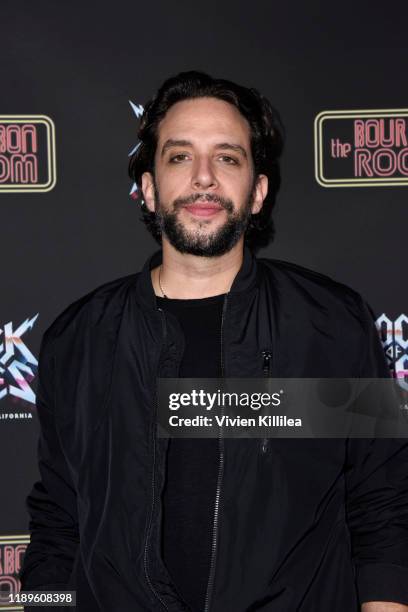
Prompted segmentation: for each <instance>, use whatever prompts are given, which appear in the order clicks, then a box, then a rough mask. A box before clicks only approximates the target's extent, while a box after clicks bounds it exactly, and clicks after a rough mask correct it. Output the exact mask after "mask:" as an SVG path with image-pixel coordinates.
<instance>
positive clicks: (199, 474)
mask: <svg viewBox="0 0 408 612" xmlns="http://www.w3.org/2000/svg"><path fill="white" fill-rule="evenodd" d="M223 301H224V295H216V296H214V297H209V298H202V299H192V300H172V299H167V298H160V297H157V304H158V306H160V308H163V309H164V310H167V311H170V312H171V313H173V314H174V315H175V316H176V317H177V319H178V321H179V323H180V325H181V327H182V330H183V332H184V336H185V342H186V344H185V351H184V354H183V359H182V362H181V367H180V377H181V378H217V377H219V376H221V316H222V306H223ZM218 467H219V449H218V440H217V439H174V438H173V439H170V440H169V449H168V455H167V472H166V483H165V489H164V493H163V523H162V554H163V560H164V563H165V565H166V567H167V569H168V571H169V574H170V576H171V578H172V580H173V581H174V583H175V585H176V587H177V589H178V591H179V593H180V595H181V596H182V598H183V599H184V600H185V602H186V603H188V604H189V606H190V607H191V608H192V610H194V612H200V611H201V610H203V608H204V601H205V595H206V590H207V583H208V576H209V571H210V561H211V541H212V528H213V520H214V502H215V493H216V487H217V477H218Z"/></svg>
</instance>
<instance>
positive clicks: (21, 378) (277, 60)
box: [0, 1, 408, 610]
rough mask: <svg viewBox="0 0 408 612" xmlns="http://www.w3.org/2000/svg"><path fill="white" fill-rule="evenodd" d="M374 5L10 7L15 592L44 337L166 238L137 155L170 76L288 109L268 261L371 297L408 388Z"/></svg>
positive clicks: (10, 501) (393, 59)
mask: <svg viewBox="0 0 408 612" xmlns="http://www.w3.org/2000/svg"><path fill="white" fill-rule="evenodd" d="M299 4H300V3H299ZM370 7H371V8H370V12H369V13H366V12H364V10H363V9H361V13H360V11H359V9H357V8H355V14H354V17H353V19H354V20H353V24H351V23H349V22H348V20H347V19H346V17H342V16H341V15H340V16H339V15H335V16H334V15H331V14H330V13H327V14H326V15H325V14H322V13H319V15H314V14H313V13H312V14H310V13H308V12H306V8H305V7H300V8H299V11H298V14H296V15H294V14H290V12H289V10H288V12H286V13H285V10H286V9H285V8H284V7H281V8H280V9H279V11H280V12H277V9H276V8H274V7H273V6H269V3H268V4H266V3H265V4H264V5H262V3H260V4H259V6H255V7H251V10H249V7H248V6H247V5H246V4H245V3H239V2H238V3H237V2H235V3H233V4H232V3H228V2H227V3H225V6H224V5H223V6H220V5H219V3H218V7H217V6H214V7H211V5H210V6H209V7H208V10H207V11H205V14H203V15H202V16H200V19H198V17H197V15H196V14H195V11H194V7H192V6H190V5H188V4H184V3H180V4H177V5H173V6H172V7H170V6H168V5H167V4H163V6H160V5H159V6H158V5H156V4H154V5H151V6H144V7H142V6H140V5H137V6H136V5H135V3H134V2H130V1H124V2H115V3H114V4H106V5H104V6H100V4H98V5H96V4H94V3H81V5H79V4H78V5H76V4H75V3H72V2H70V3H68V2H62V3H54V2H46V1H39V2H35V3H31V4H30V3H28V2H22V3H19V6H18V7H15V6H12V3H11V2H5V3H3V4H2V26H1V30H2V36H1V38H2V42H1V43H0V44H1V46H2V53H1V59H0V62H1V75H2V77H1V92H2V95H1V98H0V220H1V221H0V226H1V230H2V232H1V246H2V274H1V285H0V287H1V289H0V295H1V300H0V462H1V467H2V496H1V505H0V590H1V591H2V592H7V591H8V590H10V591H15V590H17V589H18V587H19V582H18V572H19V569H20V566H21V562H22V559H23V556H24V551H25V548H26V546H27V544H28V542H29V529H28V515H27V512H26V508H25V499H26V497H27V495H28V493H29V491H30V489H31V487H32V484H33V482H34V481H35V479H36V478H37V474H38V472H37V464H36V452H37V439H38V420H37V415H36V407H35V401H36V384H37V372H38V351H39V346H40V341H41V337H42V334H43V332H44V330H45V329H46V328H47V327H48V326H49V325H50V323H51V322H52V321H53V320H54V318H55V317H56V316H57V315H58V314H59V313H60V312H61V311H62V310H63V309H64V308H65V307H66V306H67V305H68V304H70V303H72V302H73V301H75V300H76V299H78V298H79V297H81V296H82V295H84V294H85V293H87V292H88V291H90V290H92V289H93V288H94V287H96V286H98V285H100V284H102V283H104V282H107V281H109V280H112V279H114V278H117V277H120V276H124V275H126V274H130V273H132V272H135V271H138V270H139V269H140V267H141V266H142V264H143V262H144V261H145V259H146V257H147V256H148V255H149V254H150V253H152V251H153V250H154V249H156V248H157V247H156V245H155V243H154V242H153V240H152V239H151V237H150V236H149V235H148V234H147V231H146V229H145V227H144V225H143V223H142V222H141V220H140V213H139V210H138V206H139V203H138V198H137V189H136V188H135V186H134V185H132V183H131V182H130V181H129V179H128V177H127V163H128V156H129V155H130V154H131V152H132V151H133V150H134V148H135V147H136V146H137V135H136V134H137V128H138V122H139V118H140V116H141V114H142V112H143V106H144V104H145V103H146V101H147V100H148V99H149V98H150V96H151V95H152V94H154V92H155V90H156V89H157V87H158V86H159V85H160V84H161V82H162V81H163V80H164V79H165V78H167V77H168V76H170V75H174V74H176V73H178V72H180V71H182V70H188V69H199V70H204V71H206V72H209V73H210V74H213V75H214V76H217V77H224V78H228V79H231V80H235V81H237V82H239V83H242V84H244V85H247V86H254V87H256V88H257V89H259V90H260V91H261V92H262V93H263V94H264V95H266V96H267V97H268V98H269V99H270V100H271V102H272V104H273V105H274V106H275V107H276V108H278V110H279V111H280V114H281V116H282V121H283V123H284V125H285V127H286V132H287V134H286V147H285V152H284V155H283V158H282V178H283V184H282V189H281V193H280V195H279V196H278V206H277V210H276V227H277V234H276V239H275V241H274V243H273V244H271V245H269V246H268V248H267V249H265V250H264V251H262V252H261V253H260V255H261V256H266V257H275V258H277V259H285V260H289V261H293V262H295V263H298V264H300V265H303V266H306V267H309V268H312V269H315V270H317V271H320V272H322V273H325V274H328V275H330V276H332V277H334V278H336V279H337V280H339V281H341V282H343V283H346V284H348V285H350V286H352V287H353V288H354V289H356V290H357V291H359V292H360V293H361V294H362V295H363V296H364V297H365V299H366V300H367V301H368V302H369V304H370V305H371V307H372V309H373V311H374V313H375V318H376V323H377V327H378V333H379V335H380V338H381V341H382V344H383V347H384V352H385V354H386V356H387V359H388V363H389V366H390V369H391V370H392V372H393V375H394V376H395V377H396V378H397V379H398V384H399V385H400V386H401V388H402V389H404V390H405V391H407V392H408V282H407V271H406V261H407V258H406V252H407V230H408V95H407V90H406V84H405V79H404V74H405V70H406V66H405V56H406V54H404V53H402V52H401V49H400V48H399V45H400V44H402V42H401V41H403V39H404V37H403V32H402V31H401V32H400V33H399V32H398V29H399V28H401V27H402V26H400V24H399V20H398V19H397V18H396V15H391V16H387V15H384V7H382V10H381V11H378V12H375V11H373V4H372V3H370ZM328 10H329V9H328ZM302 11H304V12H303V13H302ZM367 15H369V19H368V17H367ZM360 21H361V24H365V25H364V27H363V26H362V27H361V28H358V27H357V25H356V23H357V22H358V23H359V22H360ZM402 22H403V20H402ZM353 27H355V28H356V31H357V30H358V31H359V37H358V40H356V39H355V38H354V37H350V33H351V31H352V28H353ZM380 34H381V35H380ZM379 40H380V41H381V44H380V43H378V42H376V43H375V42H373V41H379ZM346 41H347V43H346ZM293 350H296V347H293ZM0 609H1V610H3V609H13V610H17V609H21V608H19V607H18V606H14V607H7V605H4V606H3V607H1V606H0Z"/></svg>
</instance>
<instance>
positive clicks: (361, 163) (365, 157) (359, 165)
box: [354, 149, 374, 177]
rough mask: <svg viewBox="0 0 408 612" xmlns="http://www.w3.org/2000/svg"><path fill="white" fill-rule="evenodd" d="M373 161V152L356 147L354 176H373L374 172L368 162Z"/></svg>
mask: <svg viewBox="0 0 408 612" xmlns="http://www.w3.org/2000/svg"><path fill="white" fill-rule="evenodd" d="M369 161H371V153H370V151H368V150H367V149H356V151H355V155H354V176H363V171H364V172H365V176H369V177H372V176H374V173H373V171H372V169H371V167H370V166H369V164H368V162H369Z"/></svg>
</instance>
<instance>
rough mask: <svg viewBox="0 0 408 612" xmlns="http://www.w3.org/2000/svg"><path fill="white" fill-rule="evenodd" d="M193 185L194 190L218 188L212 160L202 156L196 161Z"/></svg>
mask: <svg viewBox="0 0 408 612" xmlns="http://www.w3.org/2000/svg"><path fill="white" fill-rule="evenodd" d="M191 185H192V187H193V189H215V188H216V187H217V186H218V182H217V179H216V176H215V173H214V169H213V167H212V165H211V160H209V159H208V158H207V157H205V156H201V157H197V158H196V159H195V160H194V164H193V173H192V177H191Z"/></svg>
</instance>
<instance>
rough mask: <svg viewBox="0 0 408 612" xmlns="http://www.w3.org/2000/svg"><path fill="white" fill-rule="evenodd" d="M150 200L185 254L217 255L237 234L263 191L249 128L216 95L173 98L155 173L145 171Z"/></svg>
mask: <svg viewBox="0 0 408 612" xmlns="http://www.w3.org/2000/svg"><path fill="white" fill-rule="evenodd" d="M142 188H143V194H144V198H145V201H146V204H147V206H148V208H149V210H151V211H152V212H153V211H154V212H155V213H156V221H157V223H158V224H159V227H160V229H161V231H162V234H163V237H164V238H167V240H169V242H170V243H171V244H172V245H173V246H174V247H175V248H176V249H177V250H178V251H180V252H182V253H190V254H192V255H201V256H215V255H222V254H224V253H226V252H228V251H229V250H230V249H231V248H232V247H233V246H234V245H235V244H236V243H237V242H238V241H239V240H240V239H243V233H244V231H245V229H246V226H247V223H248V220H249V217H250V215H251V214H252V213H257V212H259V210H260V208H261V206H262V202H263V199H264V198H265V196H266V190H267V178H266V177H265V176H263V175H260V176H259V177H255V175H254V170H253V161H252V155H251V145H250V128H249V125H248V123H247V121H246V120H245V118H244V117H243V116H242V115H241V114H240V113H239V111H238V110H237V109H236V108H235V107H234V106H232V105H231V104H228V103H227V102H224V101H222V100H218V99H216V98H210V97H208V98H197V99H190V100H184V101H182V102H177V103H176V104H174V105H173V106H172V107H171V108H170V109H169V111H168V112H167V113H166V115H165V117H164V119H163V120H162V122H161V123H160V125H159V128H158V143H157V148H156V155H155V176H154V177H153V176H152V175H151V174H150V173H147V172H146V173H144V174H143V177H142Z"/></svg>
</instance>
